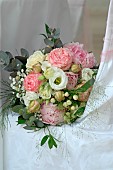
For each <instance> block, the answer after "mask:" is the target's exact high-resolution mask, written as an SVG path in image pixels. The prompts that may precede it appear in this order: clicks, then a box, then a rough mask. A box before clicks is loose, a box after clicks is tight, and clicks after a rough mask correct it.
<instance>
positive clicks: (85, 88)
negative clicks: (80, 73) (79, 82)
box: [75, 78, 95, 93]
mask: <svg viewBox="0 0 113 170" xmlns="http://www.w3.org/2000/svg"><path fill="white" fill-rule="evenodd" d="M94 82H95V79H94V78H92V79H90V80H89V81H87V82H86V83H85V84H84V85H83V86H82V87H80V88H78V89H77V90H75V92H77V93H78V92H85V91H87V90H88V89H89V88H90V87H91V86H92V85H93V84H94Z"/></svg>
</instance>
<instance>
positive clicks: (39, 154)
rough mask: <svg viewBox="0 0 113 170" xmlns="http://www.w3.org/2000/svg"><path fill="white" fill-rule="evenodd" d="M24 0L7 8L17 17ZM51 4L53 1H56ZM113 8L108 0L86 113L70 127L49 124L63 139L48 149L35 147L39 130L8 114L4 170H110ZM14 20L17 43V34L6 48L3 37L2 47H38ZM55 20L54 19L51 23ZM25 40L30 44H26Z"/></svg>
mask: <svg viewBox="0 0 113 170" xmlns="http://www.w3.org/2000/svg"><path fill="white" fill-rule="evenodd" d="M51 1H53V0H51ZM4 2H5V1H4ZM8 2H11V0H9V1H8ZM23 2H25V1H24V0H21V1H19V0H18V1H16V2H15V1H13V3H12V5H10V8H12V9H15V11H16V15H17V16H16V17H19V16H20V14H19V13H18V12H19V11H20V9H21V10H22V9H23ZM30 2H31V1H29V0H28V1H26V4H24V5H25V6H26V8H27V9H28V8H30V7H29V5H28V6H27V4H29V3H30ZM34 2H35V3H36V2H38V1H34ZM40 2H42V0H40ZM48 2H49V1H48ZM57 2H59V4H60V3H61V4H62V3H64V4H65V5H66V4H67V2H66V1H62V2H61V0H59V1H57ZM32 3H33V1H32ZM54 3H56V1H55V2H54ZM61 4H60V5H59V7H60V8H61V11H62V12H63V11H64V10H63V9H64V5H62V6H61ZM7 5H8V4H7V3H6V5H5V6H4V7H5V8H4V10H2V11H3V14H5V11H7V9H9V8H8V6H7ZM13 5H15V7H16V8H14V7H12V6H13ZM35 6H36V4H35ZM66 6H67V5H66ZM2 7H3V6H2ZM6 7H7V8H6ZM18 7H19V8H20V9H19V10H17V9H18ZM42 7H43V6H42ZM40 8H41V7H40ZM32 9H33V11H35V10H36V11H37V9H36V8H34V7H33V8H32ZM47 9H48V8H47ZM67 9H68V8H67ZM29 10H30V9H29ZM29 10H27V11H26V10H25V9H24V10H22V11H24V12H25V13H26V12H28V13H29V15H30V14H31V11H32V10H30V11H29ZM51 10H53V7H51V8H50V10H49V11H51ZM54 10H55V9H54ZM36 11H35V12H36ZM112 11H113V0H111V4H110V10H109V15H108V22H107V30H106V36H105V42H104V48H103V56H102V60H101V64H100V69H99V73H98V76H97V81H96V83H95V86H94V89H93V92H92V94H91V97H90V99H89V101H88V105H87V109H86V110H85V115H84V117H83V118H82V119H81V120H80V123H79V124H75V125H73V126H64V127H62V128H61V127H55V128H53V127H52V128H51V129H50V130H51V131H52V132H53V133H55V135H56V136H57V137H58V138H59V137H61V138H60V139H61V141H62V142H61V144H60V147H59V148H58V149H57V150H56V149H53V150H48V149H47V148H46V146H44V147H39V146H37V148H36V145H37V144H38V141H39V140H40V137H41V136H42V134H43V132H42V131H40V132H39V133H38V134H33V133H27V132H26V131H25V130H24V129H22V128H21V127H20V126H17V125H16V119H17V117H16V116H14V117H10V120H11V122H12V126H11V128H9V130H8V131H6V132H5V135H4V170H26V169H28V170H31V169H33V170H37V169H39V170H50V169H53V170H58V169H59V170H74V169H77V170H97V169H98V170H112V169H113V161H112V160H113V105H112V101H113V80H112V72H113V67H112V66H113V60H112V58H111V57H112V55H110V54H112V53H111V52H112V50H113V43H112V41H113V22H112V18H113V12H112ZM41 12H42V11H41ZM62 12H61V13H62ZM14 13H15V12H14ZM36 13H37V12H36ZM36 13H35V14H36ZM41 14H42V13H41ZM68 14H69V13H68ZM32 15H33V16H34V13H32ZM56 15H57V14H55V16H56ZM3 16H5V15H3ZM12 16H13V12H12V13H11V16H10V19H11V20H12ZM26 16H28V14H27V15H26ZM41 16H42V15H41ZM49 16H51V15H49ZM61 16H62V17H64V18H65V17H66V16H65V14H64V15H59V18H60V19H61ZM13 17H14V16H13ZM21 17H22V16H21ZM29 17H30V16H29ZM3 18H4V17H3ZM22 18H23V17H22ZM39 18H40V17H39ZM40 19H41V18H40ZM46 19H47V18H46ZM17 21H19V22H17ZM17 21H16V22H17V23H19V24H18V25H19V28H20V27H21V29H20V30H19V28H18V27H17V25H15V29H14V30H16V31H17V30H18V32H16V33H15V34H14V35H16V36H17V35H18V36H17V37H19V42H20V43H19V42H18V38H17V37H16V39H15V38H14V41H13V43H11V44H13V45H14V46H13V45H10V46H9V47H8V43H7V42H6V41H7V39H6V40H5V41H3V44H4V47H3V48H4V49H7V47H8V49H7V50H11V51H13V52H14V53H15V50H13V49H14V48H20V47H21V46H22V47H25V48H29V47H30V51H32V50H34V49H33V48H36V47H37V45H36V40H35V34H36V32H35V34H34V36H33V35H32V37H34V41H33V43H31V42H32V40H31V37H29V36H28V35H26V34H25V35H26V38H28V37H29V40H28V39H26V41H22V39H23V40H24V37H23V36H24V34H22V35H23V36H22V39H21V38H20V37H21V36H20V32H22V31H23V30H24V29H22V26H23V25H22V26H21V23H25V22H24V21H25V20H24V21H23V20H22V21H21V20H20V18H18V20H17ZM20 21H21V22H20ZM57 21H59V20H57ZM60 21H61V24H63V23H62V21H65V19H64V20H63V19H62V20H60ZM67 21H68V20H67V19H66V21H65V22H67ZM3 22H4V21H3ZM32 22H33V20H32ZM51 22H52V21H51ZM28 23H29V21H28ZM36 23H37V20H35V21H34V23H33V28H34V25H35V26H36ZM41 23H42V21H41ZM55 23H56V22H55V21H54V24H55ZM4 24H6V25H5V27H4V29H5V30H6V28H7V29H8V20H7V22H6V23H4ZM4 24H3V25H4ZM69 26H70V25H69ZM37 27H38V26H37ZM17 28H18V29H17ZM26 28H29V29H30V30H31V27H28V25H26ZM5 30H4V31H5ZM10 30H12V28H10ZM10 30H9V33H10ZM14 30H13V32H14ZM63 30H64V29H63ZM32 31H33V30H32ZM41 31H42V30H41ZM68 31H69V33H70V32H71V31H70V30H68ZM13 32H12V35H8V36H11V37H12V36H13ZM33 32H34V31H33ZM63 32H64V31H63ZM17 33H18V34H17ZM71 34H72V33H71ZM2 35H3V34H2ZM6 35H7V34H5V33H4V36H5V37H7V36H6ZM30 35H31V34H30ZM64 36H65V35H64ZM14 37H15V36H14ZM70 38H71V35H70V36H69V37H68V38H67V39H66V40H65V41H70ZM15 40H16V41H17V45H18V43H19V45H18V46H17V47H16V44H15V43H14V42H16V41H15ZM9 41H10V40H9ZM11 41H12V40H11ZM28 42H29V44H27V43H28ZM21 43H22V44H21ZM38 43H39V42H37V44H38ZM31 44H32V48H31ZM41 44H42V43H41ZM5 45H6V46H5ZM108 75H109V77H108ZM97 101H98V102H97ZM91 106H92V107H91ZM12 151H13V152H12Z"/></svg>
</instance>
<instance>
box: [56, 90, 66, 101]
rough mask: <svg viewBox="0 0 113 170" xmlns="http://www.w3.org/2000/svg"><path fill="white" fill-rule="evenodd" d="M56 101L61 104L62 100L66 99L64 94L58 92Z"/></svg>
mask: <svg viewBox="0 0 113 170" xmlns="http://www.w3.org/2000/svg"><path fill="white" fill-rule="evenodd" d="M55 99H56V100H57V101H58V102H61V101H62V100H64V99H65V97H64V92H63V91H57V92H56V93H55Z"/></svg>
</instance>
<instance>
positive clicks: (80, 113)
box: [74, 106, 85, 117]
mask: <svg viewBox="0 0 113 170" xmlns="http://www.w3.org/2000/svg"><path fill="white" fill-rule="evenodd" d="M84 110H85V106H83V107H80V108H79V109H78V110H77V111H76V112H75V113H74V115H77V116H78V117H81V116H82V115H83V113H84Z"/></svg>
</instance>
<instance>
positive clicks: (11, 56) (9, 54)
mask: <svg viewBox="0 0 113 170" xmlns="http://www.w3.org/2000/svg"><path fill="white" fill-rule="evenodd" d="M5 53H6V54H7V55H8V56H9V59H12V58H13V55H12V54H11V53H10V52H8V51H6V52H5Z"/></svg>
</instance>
